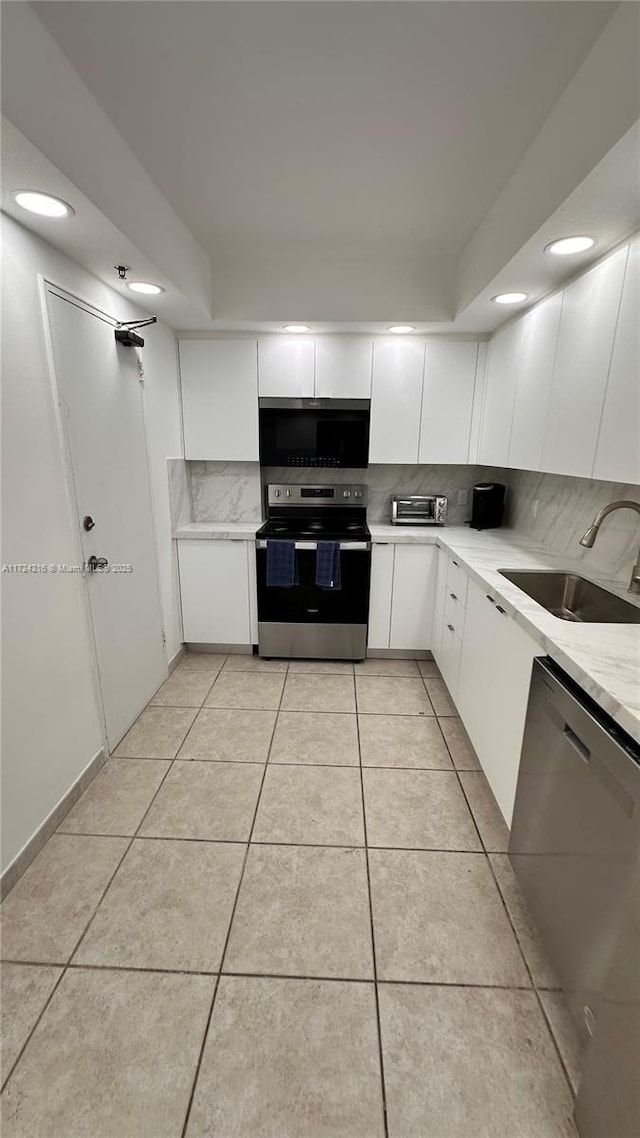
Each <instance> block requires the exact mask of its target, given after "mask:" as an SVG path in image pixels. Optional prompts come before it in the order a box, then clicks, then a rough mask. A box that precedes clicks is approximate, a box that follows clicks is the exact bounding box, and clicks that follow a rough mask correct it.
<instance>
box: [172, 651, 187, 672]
mask: <svg viewBox="0 0 640 1138" xmlns="http://www.w3.org/2000/svg"><path fill="white" fill-rule="evenodd" d="M185 652H186V648H185V646H184V644H181V645H180V647H179V648H178V651H177V652H174V654H173V656H172V657H171V659H170V660H169V675H171V673H172V672H175V670H176V668H177V667H178V664H179V663H180V661H181V659H182V657H183V656H184V654H185Z"/></svg>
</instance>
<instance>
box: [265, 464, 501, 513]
mask: <svg viewBox="0 0 640 1138" xmlns="http://www.w3.org/2000/svg"><path fill="white" fill-rule="evenodd" d="M503 474H504V471H499V470H494V469H493V468H489V467H486V466H444V465H440V466H391V465H371V466H368V467H367V468H366V469H365V470H313V471H312V470H290V469H289V468H287V467H277V466H274V467H271V466H267V467H264V469H263V471H262V479H263V484H264V485H266V484H267V483H268V482H318V483H324V482H336V483H342V482H347V483H348V482H363V483H365V485H366V486H367V488H368V512H367V517H368V519H369V521H370V522H388V521H390V520H391V505H390V501H389V499H390V497H391V495H392V494H446V496H447V498H448V499H449V510H448V515H447V520H448V522H449V524H450V525H462V524H463V523H464V522H465V521H467V520H468V519H469V517H470V516H471V494H470V493H469V494H468V502H467V504H466V505H464V506H460V505H458V491H459V490H467V491H470V490H471V487H472V486H473V485H474V483H476V482H488V481H491V480H492V479H497V478H498V477H499V478H500V481H504V478H503V477H502V475H503Z"/></svg>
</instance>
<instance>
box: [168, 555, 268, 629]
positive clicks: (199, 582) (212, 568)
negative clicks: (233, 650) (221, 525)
mask: <svg viewBox="0 0 640 1138" xmlns="http://www.w3.org/2000/svg"><path fill="white" fill-rule="evenodd" d="M249 544H251V545H253V543H248V542H246V541H194V540H192V541H179V542H178V562H179V566H180V594H181V598H182V623H183V628H184V638H185V641H186V642H187V643H188V644H251V642H252V641H251V627H250V604H249V563H248V551H247V546H248V545H249Z"/></svg>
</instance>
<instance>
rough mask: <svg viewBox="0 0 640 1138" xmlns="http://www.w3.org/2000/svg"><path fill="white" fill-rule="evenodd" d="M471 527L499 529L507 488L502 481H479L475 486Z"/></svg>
mask: <svg viewBox="0 0 640 1138" xmlns="http://www.w3.org/2000/svg"><path fill="white" fill-rule="evenodd" d="M472 493H473V502H472V506H471V521H470V522H469V525H470V526H471V529H497V528H498V526H501V525H502V518H503V515H504V495H505V488H504V486H503V485H502V483H501V482H478V483H477V484H476V485H475V486H474V487H473V491H472Z"/></svg>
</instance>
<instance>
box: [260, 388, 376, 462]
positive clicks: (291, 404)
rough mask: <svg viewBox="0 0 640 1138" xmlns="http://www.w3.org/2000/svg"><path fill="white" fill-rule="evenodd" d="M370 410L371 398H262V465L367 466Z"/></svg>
mask: <svg viewBox="0 0 640 1138" xmlns="http://www.w3.org/2000/svg"><path fill="white" fill-rule="evenodd" d="M310 404H313V406H311V405H310ZM329 404H331V406H329ZM369 406H370V404H369V400H368V399H352V400H328V399H317V400H305V399H297V400H286V399H261V400H260V462H261V464H262V466H285V467H286V466H289V467H292V466H299V467H329V468H331V467H353V468H363V467H366V466H367V465H368V463H369Z"/></svg>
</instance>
